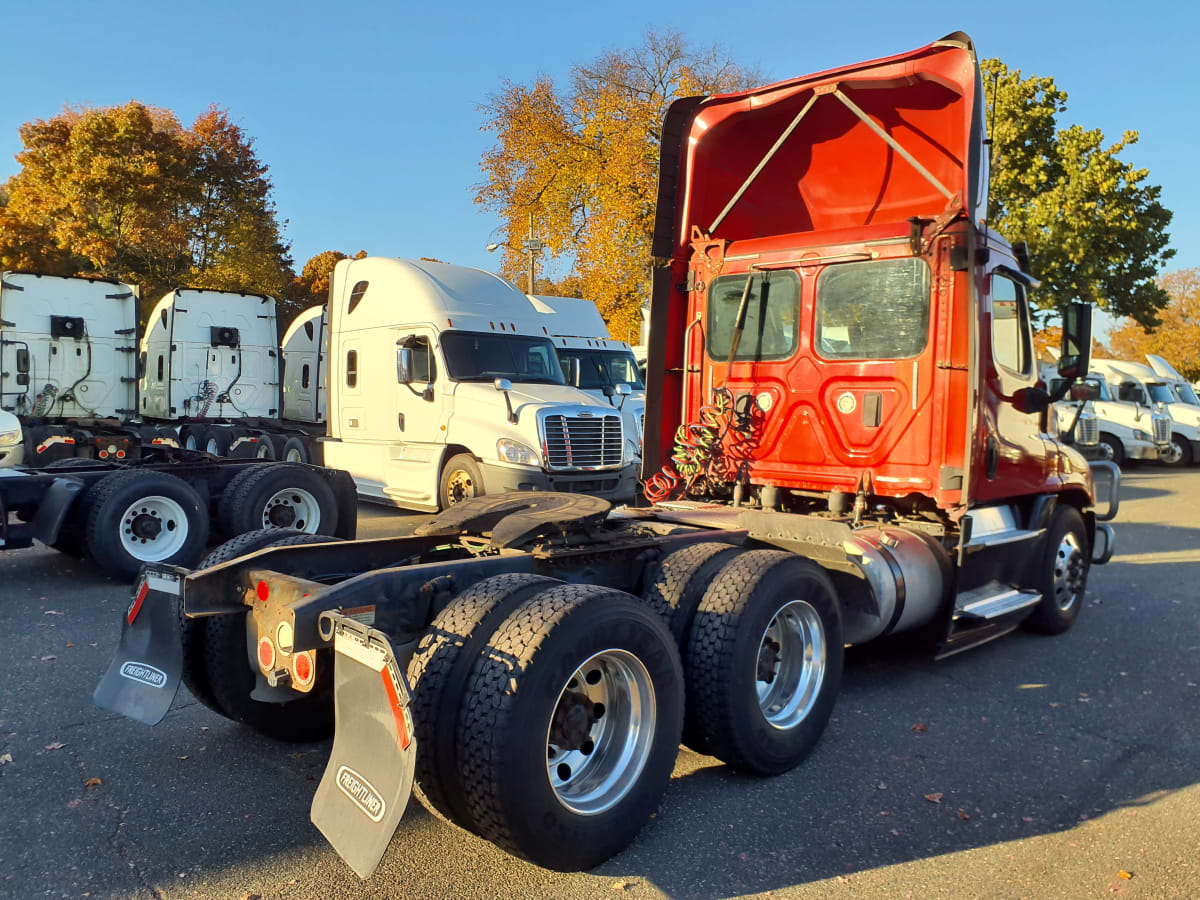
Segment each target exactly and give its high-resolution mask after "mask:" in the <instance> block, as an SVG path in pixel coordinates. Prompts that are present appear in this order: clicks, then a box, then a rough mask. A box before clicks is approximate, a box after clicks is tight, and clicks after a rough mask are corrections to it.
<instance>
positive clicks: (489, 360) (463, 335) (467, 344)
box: [441, 331, 565, 384]
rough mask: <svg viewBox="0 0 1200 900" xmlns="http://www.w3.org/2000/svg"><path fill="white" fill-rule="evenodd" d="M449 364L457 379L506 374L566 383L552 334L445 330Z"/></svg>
mask: <svg viewBox="0 0 1200 900" xmlns="http://www.w3.org/2000/svg"><path fill="white" fill-rule="evenodd" d="M441 342H442V354H443V356H445V358H446V368H447V369H448V370H449V372H450V377H451V378H453V379H454V380H455V381H494V380H495V379H497V378H507V379H508V380H509V381H522V382H525V383H527V384H565V382H564V381H563V377H562V368H561V367H560V366H559V364H558V357H557V356H556V355H555V353H554V344H552V343H550V339H549V338H538V337H525V336H523V335H519V334H486V333H481V332H474V331H444V332H442V336H441Z"/></svg>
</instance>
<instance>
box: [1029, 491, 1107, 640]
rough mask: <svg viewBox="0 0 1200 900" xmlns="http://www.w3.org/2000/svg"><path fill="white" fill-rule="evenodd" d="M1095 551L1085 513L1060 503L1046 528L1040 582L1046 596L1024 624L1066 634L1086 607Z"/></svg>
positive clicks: (1039, 587) (1048, 632) (1036, 585)
mask: <svg viewBox="0 0 1200 900" xmlns="http://www.w3.org/2000/svg"><path fill="white" fill-rule="evenodd" d="M1091 565H1092V553H1091V545H1090V543H1089V542H1088V536H1087V529H1086V528H1085V527H1084V524H1083V516H1081V515H1080V514H1079V510H1077V509H1075V507H1073V506H1066V505H1060V506H1059V507H1058V509H1057V510H1055V512H1054V518H1053V519H1051V520H1050V527H1049V528H1048V529H1047V531H1046V546H1045V550H1044V551H1043V554H1042V560H1041V566H1040V571H1039V573H1038V581H1037V582H1036V584H1035V585H1034V586H1035V587H1036V588H1037V589H1038V590H1039V591H1041V593H1042V599H1041V600H1040V601H1039V602H1038V604H1037V605H1036V606H1035V607H1034V608H1033V614H1032V615H1030V616H1029V618H1028V619H1026V620H1025V622H1024V623H1023V624H1024V626H1025V628H1026V629H1027V630H1029V631H1035V632H1037V633H1038V634H1062V633H1063V632H1064V631H1066V630H1067V629H1068V628H1070V627H1071V626H1072V625H1074V624H1075V620H1076V619H1078V618H1079V613H1080V612H1081V611H1082V610H1083V597H1084V594H1085V592H1086V591H1087V579H1088V572H1089V571H1090V570H1091Z"/></svg>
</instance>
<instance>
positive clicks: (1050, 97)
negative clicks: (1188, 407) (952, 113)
mask: <svg viewBox="0 0 1200 900" xmlns="http://www.w3.org/2000/svg"><path fill="white" fill-rule="evenodd" d="M982 68H983V81H984V86H985V88H986V91H987V95H988V102H989V106H991V104H993V103H994V107H995V108H994V111H993V112H992V113H991V118H992V119H993V121H992V123H991V124H990V128H989V132H990V137H991V140H992V148H991V150H992V158H991V192H990V211H989V218H990V219H991V222H992V224H993V225H994V227H996V228H997V229H998V230H999V231H1000V232H1001V233H1002V234H1004V236H1005V237H1007V238H1008V239H1009V240H1010V241H1026V242H1027V243H1028V244H1029V247H1030V252H1031V255H1032V257H1033V263H1034V267H1035V269H1036V271H1037V275H1038V278H1039V279H1040V280H1041V282H1042V286H1041V288H1039V289H1038V290H1036V291H1034V292H1032V294H1031V296H1030V300H1031V302H1032V303H1033V304H1034V305H1035V306H1036V312H1035V316H1036V317H1037V318H1038V319H1039V320H1040V321H1044V320H1045V319H1046V318H1048V316H1049V315H1050V313H1051V312H1052V311H1053V310H1055V309H1058V308H1061V307H1063V306H1065V305H1066V304H1067V303H1070V302H1072V301H1076V300H1084V301H1088V302H1091V303H1095V304H1097V305H1099V306H1100V307H1101V308H1102V309H1105V310H1107V311H1108V312H1109V313H1111V314H1112V315H1114V316H1118V317H1120V316H1130V317H1132V318H1133V319H1135V320H1136V321H1138V322H1139V323H1141V324H1143V325H1147V326H1152V325H1154V323H1155V322H1156V321H1157V316H1158V312H1159V310H1161V309H1163V307H1165V306H1166V305H1167V295H1166V293H1164V291H1163V290H1162V288H1160V287H1159V286H1158V284H1157V283H1156V282H1155V278H1156V276H1157V275H1158V273H1159V271H1160V269H1161V268H1162V266H1163V265H1164V264H1165V263H1166V261H1167V260H1168V259H1170V258H1171V257H1172V256H1173V255H1174V253H1175V251H1174V250H1171V249H1169V248H1168V247H1167V244H1168V243H1169V240H1170V237H1169V235H1168V234H1167V226H1168V225H1169V224H1170V221H1171V212H1170V211H1169V210H1168V209H1166V208H1165V207H1164V206H1163V205H1162V203H1161V202H1160V200H1159V198H1160V195H1161V193H1162V190H1161V188H1160V187H1159V186H1157V185H1153V184H1150V183H1148V181H1147V179H1148V177H1149V172H1148V171H1147V170H1146V169H1139V168H1135V167H1134V166H1133V165H1132V164H1131V163H1128V162H1126V161H1125V160H1123V159H1121V158H1120V156H1121V153H1122V152H1123V151H1124V150H1126V149H1127V148H1128V147H1130V146H1132V145H1133V144H1135V143H1137V139H1138V135H1137V132H1136V131H1126V132H1125V133H1124V134H1123V135H1122V137H1121V139H1120V140H1119V141H1117V142H1115V143H1113V144H1110V145H1108V146H1106V145H1105V141H1104V135H1103V134H1102V133H1101V132H1100V131H1099V130H1098V129H1090V130H1089V129H1085V128H1083V127H1081V126H1079V125H1071V126H1068V127H1065V128H1060V127H1059V124H1058V119H1059V116H1060V115H1061V114H1062V113H1064V112H1066V108H1067V94H1066V92H1065V91H1063V90H1062V89H1060V88H1059V87H1058V86H1057V85H1056V84H1055V82H1054V79H1053V78H1048V77H1039V76H1030V77H1024V78H1023V77H1022V75H1021V72H1020V70H1010V69H1009V68H1008V67H1007V66H1005V65H1004V63H1002V62H1000V61H999V60H996V59H988V60H984V61H983V63H982Z"/></svg>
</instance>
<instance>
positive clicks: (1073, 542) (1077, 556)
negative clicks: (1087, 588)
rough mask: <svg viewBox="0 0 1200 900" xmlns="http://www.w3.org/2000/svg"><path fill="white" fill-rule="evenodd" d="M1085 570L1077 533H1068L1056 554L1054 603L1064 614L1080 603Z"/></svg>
mask: <svg viewBox="0 0 1200 900" xmlns="http://www.w3.org/2000/svg"><path fill="white" fill-rule="evenodd" d="M1084 570H1085V565H1084V558H1083V548H1081V547H1080V546H1079V539H1078V538H1077V537H1075V533H1074V532H1071V531H1068V532H1067V533H1066V534H1064V535H1063V539H1062V541H1061V542H1060V543H1059V545H1058V550H1057V551H1055V554H1054V602H1055V603H1056V604H1057V605H1058V608H1059V609H1060V610H1062V611H1063V612H1066V611H1067V610H1069V609H1070V608H1071V607H1072V606H1074V605H1075V604H1076V603H1078V602H1079V599H1080V595H1081V594H1082V593H1083V573H1084Z"/></svg>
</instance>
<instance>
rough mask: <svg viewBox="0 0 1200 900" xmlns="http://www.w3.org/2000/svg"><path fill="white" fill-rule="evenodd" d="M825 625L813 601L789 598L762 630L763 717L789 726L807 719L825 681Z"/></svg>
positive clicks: (758, 680)
mask: <svg viewBox="0 0 1200 900" xmlns="http://www.w3.org/2000/svg"><path fill="white" fill-rule="evenodd" d="M825 668H826V660H825V626H824V625H823V624H822V622H821V615H820V613H818V612H817V611H816V609H815V608H814V607H813V606H812V604H810V603H806V602H805V601H803V600H794V601H792V602H790V603H785V604H784V605H783V606H781V607H780V608H779V609H778V610H777V611H776V613H775V615H774V616H772V617H771V621H770V623H769V624H768V625H767V627H766V629H764V630H763V633H762V638H761V639H760V640H759V644H758V656H757V658H756V659H755V681H754V686H755V688H756V689H757V692H758V707H759V709H760V710H761V711H762V714H763V718H765V719H766V720H767V722H768V723H769V724H770V725H771V726H772V727H774V728H778V729H779V730H780V731H786V730H788V729H789V728H795V727H796V726H797V725H799V724H800V723H801V722H803V721H804V720H805V719H806V718H807V717H808V714H809V713H810V712H811V711H812V708H813V705H814V704H815V703H816V702H817V695H818V694H819V693H820V691H821V685H822V684H823V683H824V681H825Z"/></svg>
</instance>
